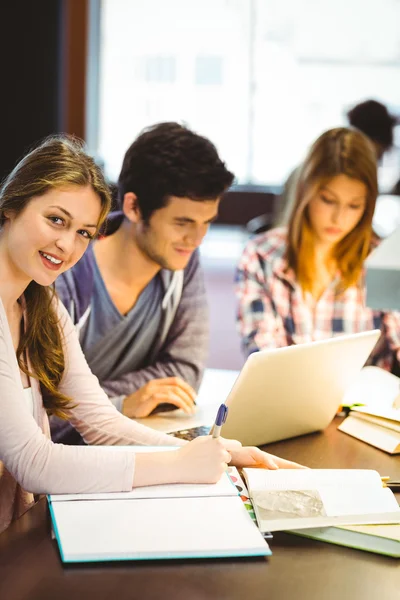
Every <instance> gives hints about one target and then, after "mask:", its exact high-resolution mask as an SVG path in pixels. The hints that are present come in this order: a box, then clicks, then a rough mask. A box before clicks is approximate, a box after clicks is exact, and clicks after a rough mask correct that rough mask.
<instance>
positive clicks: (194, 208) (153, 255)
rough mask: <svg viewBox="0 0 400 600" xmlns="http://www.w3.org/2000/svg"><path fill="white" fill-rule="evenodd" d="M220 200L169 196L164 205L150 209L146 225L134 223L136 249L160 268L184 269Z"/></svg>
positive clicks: (215, 213) (199, 242)
mask: <svg viewBox="0 0 400 600" xmlns="http://www.w3.org/2000/svg"><path fill="white" fill-rule="evenodd" d="M219 201H220V199H219V198H216V199H214V200H204V201H195V200H190V198H178V197H176V196H171V197H170V198H169V200H168V202H167V205H166V206H164V207H163V208H160V209H158V210H156V211H154V212H153V214H152V215H151V217H150V220H149V223H148V224H146V223H144V222H143V221H139V223H137V226H136V238H135V239H136V243H137V245H138V247H139V249H140V250H141V251H142V253H143V254H144V255H145V256H146V257H147V258H149V259H150V260H151V261H152V262H153V263H156V264H157V265H159V266H160V267H161V268H163V269H169V270H171V271H177V270H180V269H184V268H185V267H186V265H187V264H188V262H189V259H190V257H191V256H192V254H193V252H194V251H195V250H196V248H198V246H200V244H201V242H202V241H203V238H204V236H205V235H206V233H207V231H208V228H209V226H210V223H211V222H212V221H213V220H214V219H215V218H216V217H217V214H218V206H219Z"/></svg>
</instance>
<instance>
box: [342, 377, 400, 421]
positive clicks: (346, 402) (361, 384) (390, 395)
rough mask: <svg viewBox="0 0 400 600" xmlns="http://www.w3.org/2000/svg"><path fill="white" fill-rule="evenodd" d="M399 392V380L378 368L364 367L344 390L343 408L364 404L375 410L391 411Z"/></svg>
mask: <svg viewBox="0 0 400 600" xmlns="http://www.w3.org/2000/svg"><path fill="white" fill-rule="evenodd" d="M399 392H400V379H399V378H398V377H396V376H395V375H393V374H392V373H389V372H388V371H385V370H384V369H380V368H379V367H364V368H363V369H362V370H361V371H360V373H359V374H358V375H357V377H356V379H355V381H354V382H353V384H352V385H351V386H350V387H349V388H348V389H347V390H346V393H345V395H344V397H343V399H342V402H341V403H342V405H343V406H352V405H353V404H365V405H367V406H370V407H374V408H376V409H382V410H387V409H391V408H392V406H393V402H394V401H395V399H396V397H397V396H398V394H399Z"/></svg>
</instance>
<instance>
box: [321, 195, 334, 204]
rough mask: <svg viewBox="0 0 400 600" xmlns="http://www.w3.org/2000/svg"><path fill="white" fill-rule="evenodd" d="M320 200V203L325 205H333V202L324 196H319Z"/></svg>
mask: <svg viewBox="0 0 400 600" xmlns="http://www.w3.org/2000/svg"><path fill="white" fill-rule="evenodd" d="M321 200H322V202H325V204H334V203H335V201H334V200H330V198H327V197H326V196H321Z"/></svg>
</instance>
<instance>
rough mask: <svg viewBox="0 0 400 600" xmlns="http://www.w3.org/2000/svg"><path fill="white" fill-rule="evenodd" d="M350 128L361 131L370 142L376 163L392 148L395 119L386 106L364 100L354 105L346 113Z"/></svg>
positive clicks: (374, 101)
mask: <svg viewBox="0 0 400 600" xmlns="http://www.w3.org/2000/svg"><path fill="white" fill-rule="evenodd" d="M347 119H348V122H349V124H350V125H351V126H352V127H355V128H356V129H358V130H359V131H362V133H364V134H365V135H366V136H367V137H368V138H369V139H370V140H371V142H372V144H373V146H374V148H375V152H376V157H377V159H378V162H379V161H380V160H382V158H383V155H384V154H385V152H388V151H389V150H390V149H391V148H392V146H393V129H394V127H395V125H396V122H397V119H396V117H394V116H392V115H391V114H390V113H389V111H388V109H387V108H386V106H385V105H384V104H382V103H381V102H378V101H377V100H366V101H365V102H361V103H360V104H356V106H354V107H353V108H352V109H351V110H349V111H348V113H347Z"/></svg>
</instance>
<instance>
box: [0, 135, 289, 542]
mask: <svg viewBox="0 0 400 600" xmlns="http://www.w3.org/2000/svg"><path fill="white" fill-rule="evenodd" d="M109 206H110V195H109V191H108V187H107V185H106V183H105V181H104V177H103V175H102V173H101V171H100V170H99V168H98V167H97V166H96V164H95V163H94V161H93V159H92V158H91V157H89V156H88V155H87V154H86V153H85V152H84V150H83V148H82V146H81V144H80V143H78V142H76V141H75V140H72V139H70V138H67V137H56V138H51V139H48V140H45V141H44V142H43V143H42V144H41V145H39V146H38V147H37V148H35V149H34V150H32V151H31V152H30V153H29V154H28V155H27V156H26V157H25V158H24V159H23V160H22V161H21V162H20V163H19V164H18V165H17V166H16V167H15V169H14V171H13V172H12V173H11V174H10V175H9V177H8V178H7V179H6V181H5V182H4V184H3V187H2V188H1V190H0V414H1V419H0V532H1V531H2V530H3V529H5V528H6V527H7V526H8V524H9V523H10V522H11V520H12V519H13V518H16V517H18V516H19V515H20V514H22V512H24V511H25V510H26V509H27V508H29V506H30V505H31V504H32V503H33V502H34V496H33V494H42V493H50V494H51V493H74V492H75V493H79V492H96V491H97V492H108V491H128V490H130V489H132V486H141V485H151V484H154V483H172V482H179V483H194V482H197V483H211V482H216V481H218V480H219V479H220V477H221V476H222V473H223V472H224V470H225V469H226V465H227V463H228V462H230V461H232V463H233V464H236V465H238V466H252V465H255V464H257V465H261V466H265V467H266V468H273V469H276V468H279V467H280V466H282V467H290V466H293V463H290V462H288V461H284V460H280V459H278V458H273V457H271V456H270V455H268V454H266V453H264V452H261V451H260V450H259V449H257V448H242V447H241V445H240V444H239V442H235V441H232V440H231V441H228V440H223V439H222V438H219V439H218V440H217V439H212V438H211V437H210V436H207V437H205V438H199V439H197V440H194V441H193V442H190V443H189V444H185V442H183V441H182V440H178V439H176V438H173V437H170V436H167V435H165V434H162V433H159V432H156V431H153V430H151V429H149V428H147V427H143V426H141V425H138V424H137V423H136V422H134V421H131V420H130V419H128V418H127V417H125V416H123V415H122V414H120V413H119V412H118V411H117V410H116V408H115V407H114V406H113V405H112V404H111V402H110V401H109V399H108V398H107V396H106V394H105V393H104V392H103V390H102V389H101V387H100V385H99V382H98V380H97V378H96V377H95V376H94V375H93V374H92V373H91V371H90V369H89V367H88V365H87V362H86V360H85V358H84V356H83V353H82V350H81V348H80V345H79V341H78V337H77V334H76V332H75V329H74V326H73V324H72V321H71V320H70V318H69V316H68V314H67V312H66V310H65V309H64V308H63V306H62V304H61V302H59V301H58V298H57V297H56V295H55V294H54V291H53V288H52V287H49V286H50V285H51V284H53V283H54V280H55V278H56V276H57V275H58V274H59V273H62V272H63V271H65V270H66V269H68V268H70V267H72V266H73V265H74V264H75V263H76V262H77V261H78V260H79V259H80V258H81V257H82V255H83V253H84V252H85V250H86V248H87V247H88V244H89V242H90V239H91V238H92V237H93V236H94V235H95V234H96V232H97V231H98V229H99V227H100V226H101V224H102V222H103V220H104V219H105V217H106V215H107V212H108V209H109ZM49 414H56V415H59V416H62V417H65V418H66V419H68V420H69V421H70V422H71V423H72V424H73V425H74V427H76V429H77V430H78V432H79V433H80V434H81V435H82V437H83V438H84V440H85V441H86V442H87V443H88V444H93V445H94V444H97V445H99V446H100V445H117V444H120V445H124V446H129V445H133V444H139V445H151V446H157V445H170V446H171V445H174V446H184V447H183V448H180V449H178V450H177V451H176V452H157V453H141V454H138V455H137V456H136V455H135V452H134V450H130V449H129V448H127V449H123V450H122V451H121V452H112V451H111V452H110V451H109V449H107V448H105V447H98V448H92V449H89V448H87V447H86V446H79V447H73V446H68V447H67V446H64V445H63V444H54V443H52V442H51V440H50V431H49V421H48V415H49Z"/></svg>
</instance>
